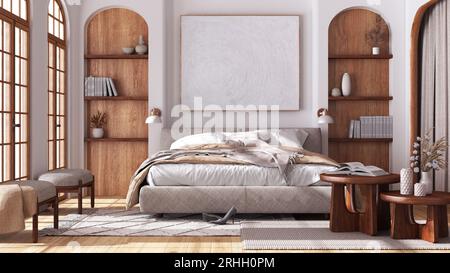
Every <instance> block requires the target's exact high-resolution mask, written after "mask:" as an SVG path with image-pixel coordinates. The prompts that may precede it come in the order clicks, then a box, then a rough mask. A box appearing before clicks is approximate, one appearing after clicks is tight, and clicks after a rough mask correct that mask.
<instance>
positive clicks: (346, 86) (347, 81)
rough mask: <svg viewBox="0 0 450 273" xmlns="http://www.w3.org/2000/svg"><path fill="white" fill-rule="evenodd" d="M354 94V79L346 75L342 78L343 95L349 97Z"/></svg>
mask: <svg viewBox="0 0 450 273" xmlns="http://www.w3.org/2000/svg"><path fill="white" fill-rule="evenodd" d="M351 94H352V79H351V77H350V74H348V73H345V74H344V76H342V95H344V97H348V96H350V95H351Z"/></svg>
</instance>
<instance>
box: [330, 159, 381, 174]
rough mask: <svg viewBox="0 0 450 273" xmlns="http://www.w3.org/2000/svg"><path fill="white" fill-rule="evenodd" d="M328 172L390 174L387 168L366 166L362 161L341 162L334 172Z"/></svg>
mask: <svg viewBox="0 0 450 273" xmlns="http://www.w3.org/2000/svg"><path fill="white" fill-rule="evenodd" d="M327 174H344V175H357V176H373V177H377V176H384V175H389V173H388V172H386V171H385V170H383V169H381V168H378V167H376V166H365V165H364V164H362V163H360V162H349V163H344V164H341V166H340V167H339V168H338V169H337V170H336V171H334V172H328V173H327Z"/></svg>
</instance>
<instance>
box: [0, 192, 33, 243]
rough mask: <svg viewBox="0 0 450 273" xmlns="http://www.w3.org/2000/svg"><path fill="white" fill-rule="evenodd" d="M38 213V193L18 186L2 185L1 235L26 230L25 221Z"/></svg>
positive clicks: (0, 198) (0, 202)
mask: <svg viewBox="0 0 450 273" xmlns="http://www.w3.org/2000/svg"><path fill="white" fill-rule="evenodd" d="M36 211H37V196H36V192H35V191H34V190H33V189H31V188H30V187H23V188H22V187H20V186H19V185H17V184H11V185H1V184H0V234H8V233H15V232H19V231H22V230H24V229H25V219H26V218H29V217H31V216H33V215H34V214H35V213H36Z"/></svg>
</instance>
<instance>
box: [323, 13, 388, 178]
mask: <svg viewBox="0 0 450 273" xmlns="http://www.w3.org/2000/svg"><path fill="white" fill-rule="evenodd" d="M374 32H375V33H377V37H378V38H377V43H374V42H373V39H370V37H373V36H370V35H369V34H372V35H373V33H374ZM328 38H329V39H328V54H329V60H328V87H329V88H328V92H329V93H328V95H329V112H330V114H331V115H332V116H333V117H334V119H335V124H332V125H330V127H329V137H330V139H329V155H330V157H331V158H333V159H335V160H336V161H338V162H352V161H358V162H362V163H364V164H368V165H375V166H379V167H381V168H383V169H385V170H389V169H390V143H391V142H392V138H390V137H386V138H381V137H380V136H381V135H379V136H377V138H375V137H370V138H369V137H367V136H366V138H361V136H359V134H358V135H357V134H356V133H355V135H353V136H351V137H350V135H349V128H350V126H351V121H352V120H359V119H360V117H361V116H389V112H390V111H389V106H390V101H391V100H392V97H391V96H390V90H389V69H390V59H392V57H393V56H392V55H391V54H390V29H389V25H388V24H387V22H386V21H385V20H384V19H383V18H382V16H381V15H379V14H377V13H376V12H373V11H371V10H368V9H365V8H351V9H347V10H344V11H342V12H340V13H339V14H337V15H336V16H335V17H334V18H333V20H332V21H331V23H330V26H329V31H328ZM375 46H376V47H379V48H380V54H379V55H373V53H372V48H373V47H375ZM344 73H349V74H350V76H351V83H352V93H351V95H350V96H348V97H332V96H331V90H332V89H333V88H341V82H342V76H343V74H344Z"/></svg>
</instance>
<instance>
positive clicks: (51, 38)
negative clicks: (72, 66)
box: [47, 0, 68, 170]
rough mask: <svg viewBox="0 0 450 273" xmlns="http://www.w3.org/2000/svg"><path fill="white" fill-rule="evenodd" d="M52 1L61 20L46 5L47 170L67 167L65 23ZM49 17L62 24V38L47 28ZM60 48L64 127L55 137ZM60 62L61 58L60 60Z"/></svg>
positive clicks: (59, 4)
mask: <svg viewBox="0 0 450 273" xmlns="http://www.w3.org/2000/svg"><path fill="white" fill-rule="evenodd" d="M52 1H53V3H54V4H57V5H58V7H59V10H60V11H61V14H62V18H61V20H59V19H58V18H56V17H54V16H53V15H52V14H50V13H49V12H48V7H47V34H48V49H47V50H48V52H49V56H48V81H49V88H48V90H47V101H48V109H47V124H48V126H49V127H48V132H47V153H48V169H49V170H58V169H63V168H67V165H68V161H67V160H68V153H67V151H68V145H67V143H68V134H67V132H68V126H67V125H68V123H67V122H68V115H67V113H68V111H67V100H68V83H67V72H68V71H67V70H68V69H67V67H68V66H67V59H68V57H67V25H66V14H65V11H64V8H63V5H62V3H61V1H60V0H50V1H49V6H50V4H51V2H52ZM50 19H53V20H56V21H58V22H60V23H61V24H62V26H63V34H64V40H62V39H61V38H59V37H57V36H56V35H54V34H51V33H50V32H49V31H48V29H49V24H50ZM53 30H55V27H54V24H53ZM50 44H52V45H53V67H51V66H50ZM58 48H59V49H62V50H64V67H63V73H64V87H63V88H64V93H63V95H64V113H63V115H62V117H63V119H64V125H63V126H64V128H63V134H64V138H62V139H58V138H57V130H58V127H59V128H60V124H58V119H57V118H58V117H61V115H58V113H57V100H56V96H57V94H59V93H58V91H57V90H56V89H57V87H56V86H57V79H58V78H57V74H58V73H59V72H61V71H59V70H58V68H57V61H56V59H57V49H58ZM60 62H61V60H60ZM50 69H53V89H54V90H53V91H50ZM51 92H52V93H53V94H54V97H53V105H52V106H50V93H51ZM50 107H52V112H53V114H50V112H49V110H50ZM50 117H53V132H52V134H53V138H52V139H50V126H51V124H50ZM61 141H63V142H64V151H63V153H64V156H63V157H61V150H59V151H60V154H59V155H58V154H57V149H56V148H57V146H58V143H60V142H61ZM52 142H53V143H52ZM51 145H52V146H53V149H52V152H53V154H52V155H50V153H51V149H50V146H51ZM58 158H59V159H60V160H59V162H61V159H63V160H64V164H62V165H60V166H57V162H58Z"/></svg>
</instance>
